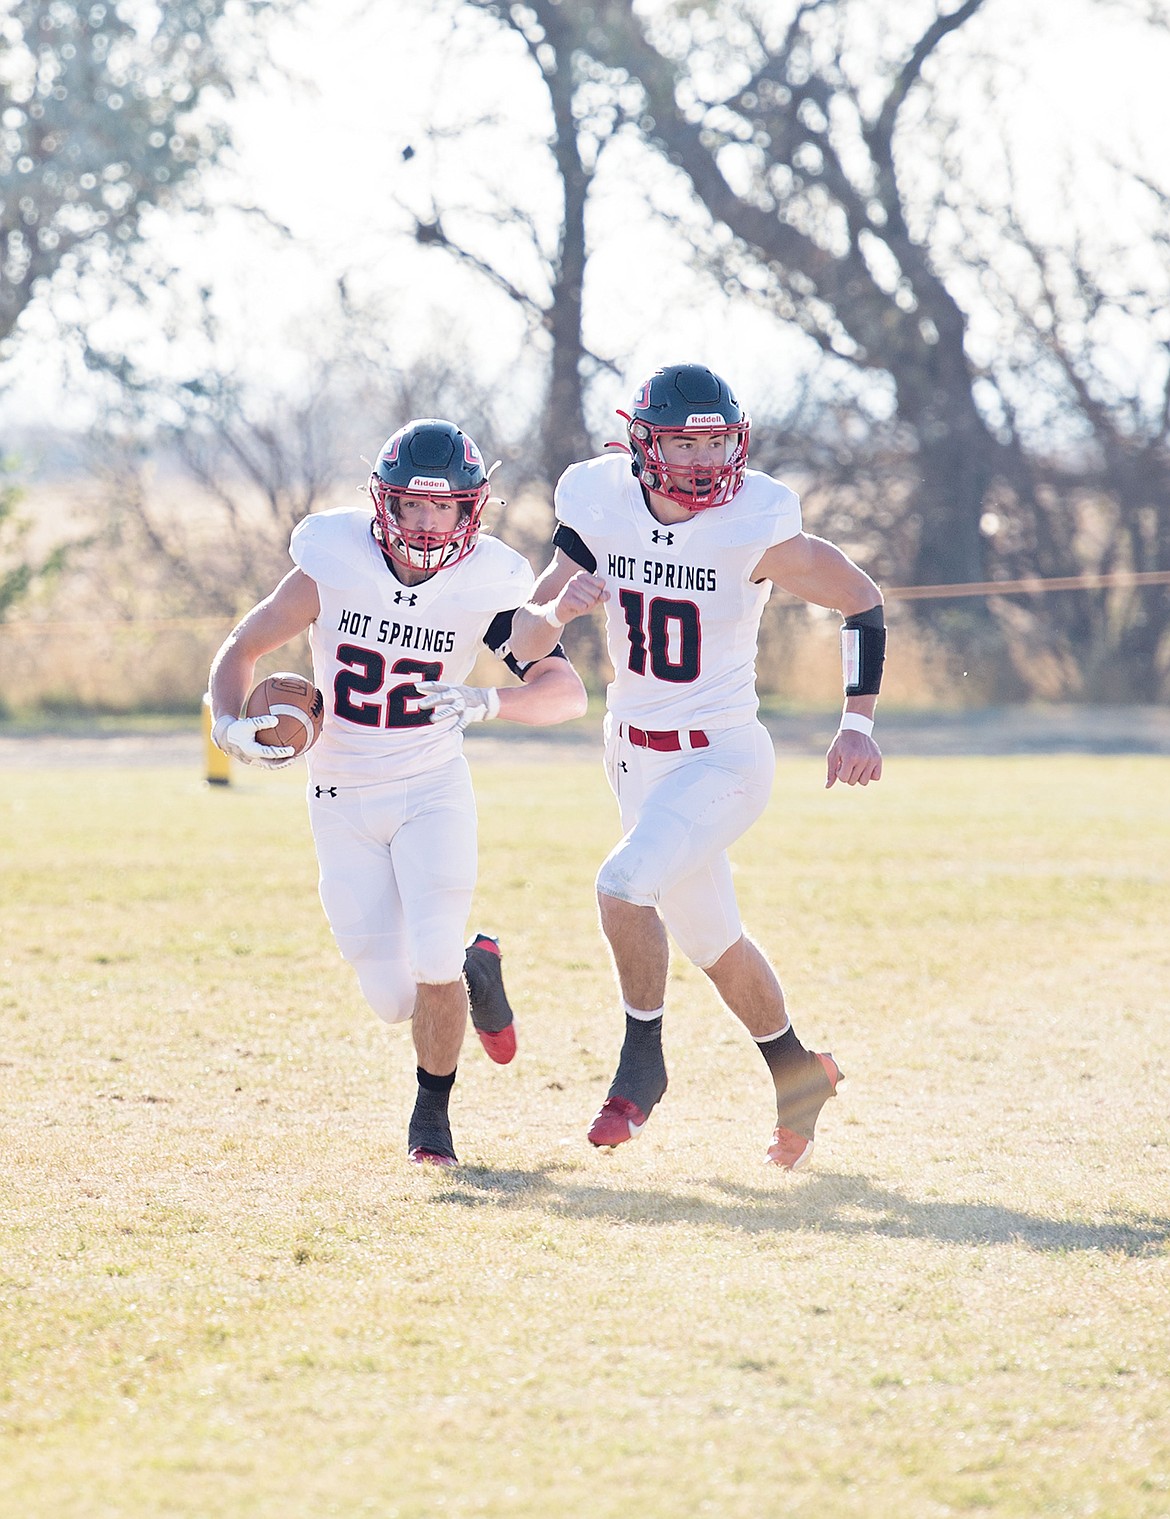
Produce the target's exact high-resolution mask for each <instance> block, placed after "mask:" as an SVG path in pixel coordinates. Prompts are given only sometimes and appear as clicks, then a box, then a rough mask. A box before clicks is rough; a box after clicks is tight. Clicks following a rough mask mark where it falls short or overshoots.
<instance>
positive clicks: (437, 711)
mask: <svg viewBox="0 0 1170 1519" xmlns="http://www.w3.org/2000/svg"><path fill="white" fill-rule="evenodd" d="M415 689H416V690H417V691H418V692H419V694H420V696H421V698H422V699H421V701H420V702H419V706H420V707H421V708H422V710H423V711H424V712H430V713H431V714H432V715H433V716H434V717H453V718H454V719H455V725H456V727H458V728H466V727H467V725H468V723H482V722H485V721H486V720H487V719H488V718H489V717H496V716H497V715H498V714H499V710H500V693H499V692H498V691H497V690H496V689H495V687H494V686H488V687H486V688H485V687H483V686H449V685H447V684H445V683H444V682H443V681H441V680H420V681H419V682H418V685H417V686H416V687H415Z"/></svg>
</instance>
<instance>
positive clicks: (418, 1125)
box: [407, 1065, 455, 1160]
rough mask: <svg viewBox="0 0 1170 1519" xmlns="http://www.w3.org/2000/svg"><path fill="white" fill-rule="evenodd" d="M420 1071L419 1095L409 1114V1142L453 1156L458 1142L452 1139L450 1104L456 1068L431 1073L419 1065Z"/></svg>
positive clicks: (424, 1148) (417, 1146)
mask: <svg viewBox="0 0 1170 1519" xmlns="http://www.w3.org/2000/svg"><path fill="white" fill-rule="evenodd" d="M417 1074H418V1096H417V1097H416V1098H415V1101H414V1112H413V1113H412V1114H411V1115H410V1129H409V1131H408V1136H407V1145H408V1147H409V1148H410V1149H412V1150H416V1149H418V1150H429V1151H430V1152H431V1154H432V1155H448V1156H450V1158H451V1159H452V1160H454V1159H455V1146H454V1142H453V1141H452V1139H451V1121H450V1119H449V1118H448V1117H447V1104H448V1102H449V1101H450V1099H451V1088H452V1087H453V1086H454V1085H455V1072H454V1071H452V1072H451V1074H450V1075H449V1076H432V1075H431V1073H430V1071H424V1070H423V1068H422V1066H421V1065H420V1066H419V1067H418V1071H417Z"/></svg>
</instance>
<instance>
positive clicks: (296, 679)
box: [244, 671, 325, 754]
mask: <svg viewBox="0 0 1170 1519" xmlns="http://www.w3.org/2000/svg"><path fill="white" fill-rule="evenodd" d="M267 713H272V714H274V715H275V716H276V717H278V718H279V719H280V721H279V722H278V723H277V724H276V727H275V728H262V729H261V730H260V731H259V732H258V733H257V734H256V740H257V742H258V743H261V744H275V745H277V746H279V747H281V748H284V747H285V746H286V745H287V746H289V747H291V748H292V751H293V753H294V754H304V752H305V750H306V749H311V748H312V747H313V745H314V744H315V743H316V742H317V740H318V739H319V738H320V737H321V725H322V723H323V722H324V721H325V698H324V697H323V696H322V695H321V693H320V691H318V690H317V687H316V686H315V685H314V684H313V682H312V681H311V680H306V679H305V677H304V676H303V675H294V674H292V673H291V672H290V671H281V673H280V674H279V675H269V676H268V677H267V678H266V679H265V680H262V681H261V682H260V684H259V685H258V686H257V687H256V689H255V690H254V691H253V692H252V694H251V696H249V698H248V705H247V706H246V707H245V709H244V716H245V717H261V716H264V715H265V714H267Z"/></svg>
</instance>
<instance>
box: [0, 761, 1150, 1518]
mask: <svg viewBox="0 0 1170 1519" xmlns="http://www.w3.org/2000/svg"><path fill="white" fill-rule="evenodd" d="M1168 782H1170V761H1168V760H1166V759H1159V758H1128V759H1127V758H1109V759H1087V758H1077V757H1059V758H1043V757H1027V758H1019V759H977V760H964V759H934V760H903V761H895V762H894V763H892V764H891V765H890V767H889V769H888V772H887V777H886V779H885V780H884V781H883V782H882V784H881V786H880V787H877V788H870V789H869V790H868V791H867V792H864V793H861V792H858V793H843V792H841V791H840V790H834V791H833V792H831V793H828V794H826V793H825V792H824V791H823V789H822V777H821V773H820V766H819V764H818V762H816V761H814V760H804V759H799V760H787V761H784V762H782V764H781V767H780V770H779V774H778V778H777V786H776V792H775V798H774V802H773V806H772V809H771V811H770V813H769V814H768V816H767V817H766V818H765V819H764V820H763V821H762V822H761V823H760V824H759V825H757V827H756V829H755V830H754V832H753V833H752V835H751V836H750V837H749V838H748V839H747V840H745V841H744V842H743V844H742V845H741V847H740V848H739V849H738V851H737V853H736V856H735V858H736V863H737V870H738V876H737V879H738V883H739V889H740V893H741V900H742V904H743V907H744V912H745V918H746V920H747V922H748V924H749V927H750V928H751V929H752V930H753V931H754V933H755V934H756V936H757V937H758V938H759V939H760V940H761V941H762V943H763V944H764V945H765V946H766V948H767V949H768V951H769V952H770V954H771V955H772V956H773V957H774V959H775V960H776V962H777V963H778V964H779V965H780V966H781V968H782V970H783V974H784V979H785V983H786V987H787V990H788V994H789V1000H790V1004H791V1007H792V1011H793V1014H794V1018H795V1020H796V1023H797V1028H798V1030H799V1031H800V1032H801V1034H802V1035H803V1036H804V1037H805V1039H806V1042H811V1043H812V1044H814V1045H815V1046H816V1047H818V1048H822V1049H824V1048H831V1049H832V1050H833V1051H834V1052H835V1053H836V1055H837V1056H838V1058H839V1060H840V1062H841V1064H842V1066H843V1068H844V1070H845V1072H846V1078H847V1079H846V1081H845V1082H844V1084H843V1086H842V1089H841V1095H840V1096H839V1098H838V1099H837V1100H836V1101H835V1102H833V1103H832V1104H831V1105H830V1106H829V1107H828V1108H827V1109H826V1110H825V1114H824V1117H823V1119H822V1122H821V1126H820V1132H819V1142H818V1153H817V1159H816V1162H815V1168H814V1170H813V1171H812V1172H811V1173H808V1174H806V1175H804V1176H802V1177H797V1178H792V1177H786V1176H783V1175H781V1174H778V1173H776V1172H775V1171H773V1170H772V1169H771V1168H765V1167H763V1166H762V1165H761V1164H760V1161H761V1157H762V1154H763V1150H764V1146H765V1144H766V1142H767V1139H768V1135H769V1130H770V1127H771V1122H772V1118H771V1114H770V1083H769V1082H768V1078H767V1073H766V1071H765V1068H764V1066H763V1062H762V1061H761V1060H760V1059H759V1056H758V1055H757V1054H756V1053H755V1051H754V1050H753V1049H752V1048H751V1047H750V1045H749V1044H748V1042H747V1040H746V1038H745V1037H744V1036H743V1035H742V1034H741V1032H740V1031H739V1030H738V1027H737V1025H735V1024H734V1022H733V1020H732V1019H731V1018H730V1016H729V1015H727V1014H726V1013H724V1012H723V1011H721V1010H720V1008H719V1007H718V1005H717V1004H716V1002H715V1001H714V999H713V997H712V995H711V994H710V992H709V991H708V989H707V987H706V985H705V982H704V981H703V978H701V977H700V976H699V975H698V974H697V973H695V972H694V971H692V970H691V969H690V968H689V967H678V966H676V968H675V970H674V972H673V973H672V983H671V988H670V1005H669V1009H668V1022H667V1057H668V1061H669V1064H670V1068H671V1088H670V1092H669V1094H668V1097H667V1099H666V1100H665V1102H664V1103H663V1105H662V1107H661V1108H660V1109H659V1110H658V1111H657V1112H656V1113H655V1115H654V1118H653V1119H652V1121H651V1123H650V1125H649V1126H648V1127H647V1129H646V1132H645V1134H644V1135H643V1136H642V1137H641V1138H640V1139H639V1140H638V1141H637V1143H635V1144H631V1145H627V1146H624V1147H623V1148H622V1149H621V1150H619V1151H616V1152H614V1153H612V1154H609V1153H604V1154H602V1153H595V1152H593V1151H591V1150H590V1148H589V1147H588V1146H587V1145H586V1143H585V1140H584V1131H585V1127H586V1125H587V1123H588V1120H589V1118H590V1116H591V1115H592V1113H593V1111H594V1110H595V1109H596V1107H597V1105H598V1103H599V1101H600V1099H601V1098H602V1096H603V1095H604V1092H605V1087H606V1085H607V1083H608V1080H609V1077H610V1075H611V1073H612V1067H613V1063H614V1060H615V1056H616V1051H617V1044H618V1039H619V1033H620V1017H619V1015H618V1012H617V1010H616V1003H615V999H614V995H613V992H612V988H611V980H610V972H609V968H608V963H607V961H606V959H605V957H604V955H603V953H602V949H601V944H600V940H599V937H598V933H597V930H596V926H595V914H594V908H593V904H592V894H591V881H592V876H593V872H594V870H595V868H596V865H597V863H598V861H599V860H600V858H601V856H602V855H603V854H604V852H605V851H606V849H607V848H608V847H609V845H610V843H611V842H612V841H613V839H614V837H615V827H614V822H615V820H614V815H613V810H612V806H611V802H610V799H609V796H608V793H607V792H606V791H605V788H604V783H603V781H602V778H601V775H600V767H599V766H598V765H597V764H596V763H593V762H584V761H582V762H578V761H577V760H576V759H575V758H566V759H564V760H561V761H558V762H557V763H555V764H553V763H525V762H523V761H521V762H517V763H506V764H505V763H492V764H483V765H480V766H478V767H477V788H478V792H479V798H480V811H481V835H482V847H481V857H482V863H481V889H480V894H479V899H478V905H477V910H476V914H475V918H474V920H473V926H474V927H484V928H490V929H494V930H498V931H499V932H500V934H501V936H502V939H503V943H504V949H505V957H506V958H505V970H506V973H507V975H508V977H509V982H510V989H511V991H512V994H513V1000H514V1001H515V1002H516V1003H517V1006H518V1008H519V1009H520V1016H521V1018H522V1023H521V1027H520V1033H521V1052H520V1055H519V1057H518V1058H517V1060H516V1062H515V1064H514V1065H513V1066H510V1067H508V1068H506V1069H500V1068H497V1067H494V1066H492V1065H490V1063H489V1062H488V1061H487V1059H486V1057H485V1056H484V1055H483V1054H482V1052H481V1051H480V1050H479V1048H478V1045H476V1044H475V1043H474V1041H472V1042H471V1043H470V1044H469V1045H468V1047H467V1048H466V1049H465V1052H464V1058H463V1062H462V1065H461V1070H460V1079H459V1082H458V1085H457V1088H456V1093H457V1095H456V1100H455V1102H454V1104H453V1117H454V1122H455V1126H456V1139H457V1142H458V1145H459V1148H460V1152H461V1155H462V1156H463V1159H464V1162H465V1164H464V1166H463V1167H462V1168H461V1170H460V1171H458V1172H457V1173H454V1174H452V1175H441V1174H432V1173H420V1172H418V1171H417V1170H415V1169H414V1168H411V1167H409V1166H408V1165H407V1164H406V1161H405V1154H404V1137H405V1125H406V1118H407V1115H408V1112H409V1107H410V1103H411V1100H412V1094H413V1060H412V1058H411V1052H410V1046H409V1038H408V1036H407V1035H406V1034H405V1032H404V1031H402V1030H387V1029H385V1028H384V1027H382V1026H381V1025H379V1024H378V1023H377V1021H376V1020H375V1019H374V1018H373V1016H372V1015H371V1014H370V1013H369V1012H368V1011H367V1010H366V1009H365V1006H364V1004H363V1003H362V1001H361V999H360V997H359V995H358V993H357V990H356V986H355V984H354V982H353V980H352V979H351V976H350V973H349V972H348V970H347V969H346V968H345V967H344V966H343V965H342V964H341V962H340V961H339V960H338V959H337V958H336V955H335V952H334V950H333V948H332V946H331V942H330V940H329V937H328V932H327V929H326V927H325V924H324V921H323V919H322V916H321V913H320V909H319V906H318V903H317V900H316V893H315V872H314V863H313V859H312V850H311V846H310V843H309V839H308V831H307V825H306V822H305V819H304V809H303V802H302V799H301V783H300V780H299V778H298V776H297V774H296V773H295V772H284V773H281V774H279V775H276V776H268V777H253V776H251V775H250V774H249V775H243V776H242V777H241V778H240V781H239V784H237V785H235V786H233V787H232V788H230V789H229V790H227V791H208V790H205V789H204V788H203V787H202V786H201V785H200V783H199V780H198V777H197V776H195V775H191V774H188V773H187V772H185V771H183V770H176V769H150V768H146V769H135V770H129V769H127V770H118V769H93V770H88V771H68V770H56V771H54V770H47V769H43V770H31V769H30V770H27V771H18V770H9V771H7V772H5V774H4V777H3V790H2V794H0V859H2V861H3V878H2V883H0V914H2V916H0V923H2V928H0V944H2V947H0V1029H2V1032H3V1040H2V1045H0V1071H2V1075H3V1090H4V1139H3V1160H2V1163H0V1168H2V1192H0V1208H2V1216H0V1515H2V1516H3V1519H10V1516H11V1519H18V1516H19V1519H40V1516H42V1515H45V1516H47V1515H52V1516H53V1519H79V1516H84V1519H104V1516H133V1519H139V1516H142V1519H146V1516H150V1519H155V1516H176V1519H179V1516H182V1519H221V1516H222V1519H300V1516H309V1515H313V1516H317V1515H342V1516H350V1515H354V1516H356V1515H366V1514H369V1515H376V1516H380V1519H423V1516H432V1515H458V1516H471V1515H490V1516H510V1519H536V1516H540V1519H547V1516H559V1515H567V1516H572V1519H576V1516H581V1519H634V1516H637V1519H675V1516H691V1515H715V1516H730V1519H741V1516H742V1519H748V1516H752V1519H757V1516H759V1519H772V1516H784V1519H789V1516H791V1519H805V1516H808V1519H837V1516H849V1519H852V1516H858V1519H885V1516H897V1519H918V1516H936V1515H939V1516H941V1515H952V1514H977V1515H984V1514H991V1515H1005V1516H1007V1515H1011V1516H1017V1515H1018V1516H1029V1519H1030V1516H1036V1515H1100V1516H1107V1519H1122V1516H1124V1519H1128V1516H1166V1515H1170V1312H1168V1305H1170V1106H1168V1101H1167V1098H1168V1090H1170V1080H1168V1076H1167V1071H1168V1067H1170V1017H1168V1013H1170V807H1168V806H1167V802H1166V794H1167V787H1168Z"/></svg>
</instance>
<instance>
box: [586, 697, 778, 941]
mask: <svg viewBox="0 0 1170 1519" xmlns="http://www.w3.org/2000/svg"><path fill="white" fill-rule="evenodd" d="M708 738H709V739H710V744H709V745H708V747H707V748H706V749H681V750H679V751H677V752H675V753H667V754H664V753H659V752H658V751H656V750H654V749H638V748H635V747H634V745H633V744H632V743H631V742H630V741H629V739H628V738H619V737H618V724H617V723H616V722H615V721H613V720H612V719H611V718H608V717H607V718H606V744H605V769H606V774H607V775H608V777H609V784H610V786H611V787H612V789H613V793H614V795H615V796H616V797H617V799H618V805H619V807H620V809H621V820H622V827H623V828H624V829H626V835H625V837H624V838H623V839H622V840H621V842H620V843H619V844H617V845H615V847H614V848H613V850H612V851H611V852H610V854H609V856H608V858H607V859H606V860H605V862H604V863H603V864H602V867H601V869H600V871H599V872H598V876H597V889H598V891H600V892H603V893H604V894H605V895H607V896H611V897H617V898H618V899H619V900H620V901H622V902H632V903H634V904H635V905H636V906H639V907H656V908H657V909H658V911H659V912H660V913H661V914H662V919H663V921H664V923H665V924H666V926H667V928H668V929H669V930H670V933H671V936H672V937H673V939H674V941H675V943H676V944H677V945H678V947H679V949H681V950H682V952H683V954H684V955H686V957H687V959H688V960H690V961H692V962H693V963H694V964H695V965H697V966H698V967H699V968H700V969H706V968H707V967H708V966H711V965H714V964H715V961H716V960H718V959H719V957H720V955H722V954H723V953H724V952H725V951H726V950H728V949H730V948H731V946H732V945H733V944H734V943H735V942H736V940H737V939H738V938H739V937H740V935H741V934H742V933H743V923H742V921H741V919H740V916H739V907H738V905H737V903H736V900H735V889H734V887H733V885H732V880H731V864H730V862H729V861H728V858H727V850H728V848H729V847H730V845H732V844H733V843H734V842H735V840H736V839H738V838H739V837H740V835H741V834H744V833H746V832H747V830H748V829H749V828H750V827H751V825H752V824H753V823H754V822H755V821H756V819H757V818H758V817H759V816H760V814H761V813H762V812H763V811H764V808H765V807H766V806H767V805H768V797H769V795H770V794H771V790H772V776H773V773H774V771H775V768H776V752H775V750H774V749H773V747H772V740H771V738H770V737H769V736H768V732H767V730H766V729H765V728H764V727H763V725H762V724H761V723H758V722H752V723H749V724H746V725H744V726H742V727H737V728H728V729H726V730H724V731H723V732H720V733H710V734H708Z"/></svg>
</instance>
